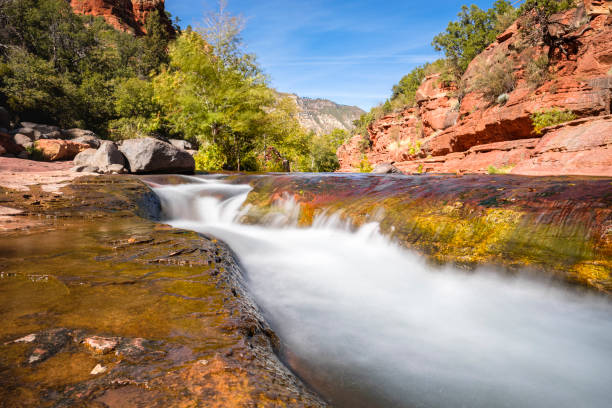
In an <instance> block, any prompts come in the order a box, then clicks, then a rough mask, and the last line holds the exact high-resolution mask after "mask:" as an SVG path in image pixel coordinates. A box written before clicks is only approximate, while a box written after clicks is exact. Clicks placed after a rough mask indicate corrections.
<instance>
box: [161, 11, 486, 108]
mask: <svg viewBox="0 0 612 408" xmlns="http://www.w3.org/2000/svg"><path fill="white" fill-rule="evenodd" d="M493 1H494V0H473V1H471V2H470V1H465V0H435V1H432V0H430V1H423V0H421V1H410V0H386V1H382V0H378V1H373V0H350V1H349V0H306V1H304V0H302V1H292V0H258V1H252V0H229V1H228V8H229V10H230V12H232V13H233V14H237V15H242V16H243V17H244V18H245V19H246V28H245V30H244V32H243V33H242V37H243V39H244V42H245V44H246V47H247V51H248V52H250V53H254V54H256V55H257V58H258V62H259V64H260V65H261V67H262V68H263V70H264V72H265V73H266V74H267V75H268V77H269V78H270V85H271V86H272V87H273V88H275V89H276V90H278V91H280V92H289V93H295V94H298V95H299V96H302V97H311V98H325V99H330V100H332V101H334V102H337V103H341V104H346V105H356V106H359V107H360V108H362V109H364V110H369V109H370V108H371V107H373V106H375V105H377V104H378V103H380V102H384V100H385V99H387V98H388V97H389V96H390V95H391V88H392V87H393V85H394V84H396V83H397V82H398V81H399V80H400V79H401V78H402V76H404V75H405V74H407V73H408V72H410V70H412V69H413V68H414V67H415V66H417V65H421V64H423V63H425V62H432V61H434V60H436V59H437V58H439V57H440V56H441V55H440V54H439V53H437V52H436V51H435V50H434V49H433V47H432V46H431V41H432V39H433V37H434V36H435V35H436V34H438V33H440V32H442V31H444V29H445V28H446V26H447V24H448V22H449V21H451V20H454V19H455V18H456V16H457V13H458V12H459V10H460V9H461V5H462V4H466V3H467V4H476V5H478V6H479V7H481V8H485V9H486V8H489V7H491V5H492V3H493ZM216 7H217V3H216V1H215V0H207V1H202V0H166V9H167V10H168V11H169V12H170V13H172V15H173V16H178V17H179V18H180V20H181V22H180V25H181V27H183V28H184V27H187V25H192V26H193V27H196V26H198V25H201V24H202V21H203V17H204V15H205V13H206V12H207V11H210V10H211V9H215V8H216Z"/></svg>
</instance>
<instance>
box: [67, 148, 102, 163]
mask: <svg viewBox="0 0 612 408" xmlns="http://www.w3.org/2000/svg"><path fill="white" fill-rule="evenodd" d="M96 152H97V150H96V149H85V150H83V151H82V152H81V153H79V154H77V155H76V156H75V157H74V160H73V163H74V164H75V165H76V166H89V165H90V163H91V160H92V157H93V155H94V154H96Z"/></svg>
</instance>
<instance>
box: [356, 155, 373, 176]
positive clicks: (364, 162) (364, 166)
mask: <svg viewBox="0 0 612 408" xmlns="http://www.w3.org/2000/svg"><path fill="white" fill-rule="evenodd" d="M372 170H374V168H373V167H372V165H371V164H370V161H369V160H368V157H367V156H366V155H365V154H364V155H363V156H362V157H361V162H359V172H360V173H371V172H372Z"/></svg>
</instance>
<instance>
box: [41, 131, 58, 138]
mask: <svg viewBox="0 0 612 408" xmlns="http://www.w3.org/2000/svg"><path fill="white" fill-rule="evenodd" d="M40 138H41V139H62V133H61V132H60V131H59V130H54V131H53V132H48V133H43V134H42V136H41V137H40Z"/></svg>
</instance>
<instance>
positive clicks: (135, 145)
mask: <svg viewBox="0 0 612 408" xmlns="http://www.w3.org/2000/svg"><path fill="white" fill-rule="evenodd" d="M119 150H120V151H121V152H122V153H123V154H124V156H125V157H126V158H127V160H128V162H129V166H130V170H131V171H132V173H153V172H159V173H193V172H194V171H195V160H194V159H193V157H192V156H191V155H190V154H189V153H187V152H186V151H184V150H180V149H177V148H176V147H174V146H172V145H171V144H170V143H166V142H162V141H160V140H157V139H154V138H152V137H145V138H141V139H128V140H124V141H123V144H122V145H121V146H120V147H119Z"/></svg>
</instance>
